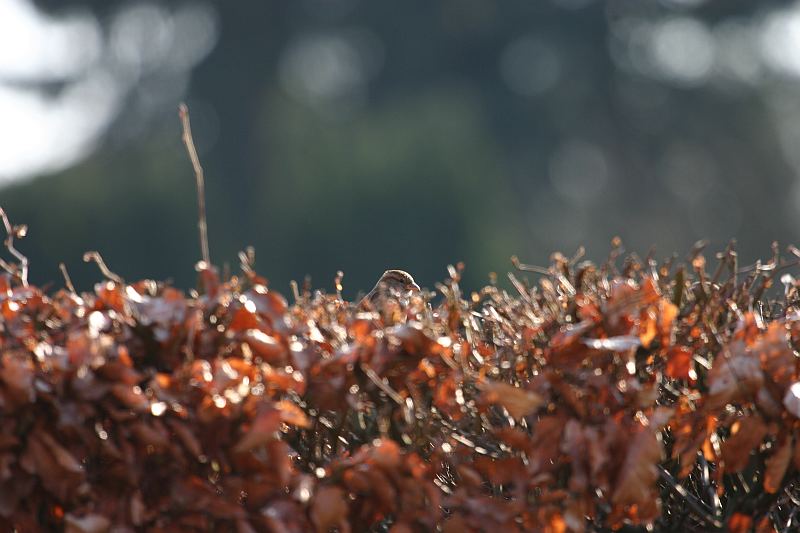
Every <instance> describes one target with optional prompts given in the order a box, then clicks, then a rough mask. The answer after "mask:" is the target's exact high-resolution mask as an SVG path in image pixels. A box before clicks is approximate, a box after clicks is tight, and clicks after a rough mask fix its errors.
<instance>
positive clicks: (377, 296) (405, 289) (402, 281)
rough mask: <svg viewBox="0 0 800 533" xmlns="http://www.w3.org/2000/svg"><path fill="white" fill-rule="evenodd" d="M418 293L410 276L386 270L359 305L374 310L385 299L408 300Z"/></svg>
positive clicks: (405, 273)
mask: <svg viewBox="0 0 800 533" xmlns="http://www.w3.org/2000/svg"><path fill="white" fill-rule="evenodd" d="M419 291H420V288H419V285H417V284H416V283H415V282H414V278H413V277H411V274H409V273H408V272H406V271H405V270H397V269H392V270H387V271H386V272H384V273H383V275H382V276H381V278H380V279H379V280H378V282H377V283H376V284H375V287H373V289H372V290H371V291H369V293H368V294H367V295H366V296H364V298H363V299H362V300H361V303H360V304H359V305H360V307H362V308H374V307H376V306H378V305H379V304H380V302H381V301H382V300H383V299H385V298H386V297H390V296H399V297H402V298H408V297H409V296H411V295H412V294H415V293H418V292H419Z"/></svg>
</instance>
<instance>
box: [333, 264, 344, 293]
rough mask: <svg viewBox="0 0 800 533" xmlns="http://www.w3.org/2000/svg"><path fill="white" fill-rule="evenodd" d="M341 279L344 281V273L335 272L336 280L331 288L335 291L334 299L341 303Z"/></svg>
mask: <svg viewBox="0 0 800 533" xmlns="http://www.w3.org/2000/svg"><path fill="white" fill-rule="evenodd" d="M342 279H344V272H342V271H341V270H337V271H336V278H335V279H334V280H333V286H334V288H335V289H336V297H337V298H338V299H339V300H340V301H341V299H342Z"/></svg>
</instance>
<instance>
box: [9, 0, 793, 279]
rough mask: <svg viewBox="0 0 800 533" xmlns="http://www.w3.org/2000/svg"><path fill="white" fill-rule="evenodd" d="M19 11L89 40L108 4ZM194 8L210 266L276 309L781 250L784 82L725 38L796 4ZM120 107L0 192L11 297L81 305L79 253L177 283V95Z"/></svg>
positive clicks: (185, 244)
mask: <svg viewBox="0 0 800 533" xmlns="http://www.w3.org/2000/svg"><path fill="white" fill-rule="evenodd" d="M37 4H38V5H40V6H43V7H45V8H46V9H49V10H51V11H53V12H54V13H57V14H58V13H64V12H67V11H68V10H69V9H70V8H74V7H75V6H78V5H82V6H89V7H90V8H91V9H93V10H94V11H95V12H96V13H98V15H99V16H100V17H101V19H102V20H106V21H108V20H113V17H114V14H115V13H116V12H117V9H118V8H120V7H121V6H129V5H131V4H130V3H129V2H128V1H127V0H125V1H109V0H102V1H100V0H93V1H78V0H72V1H68V2H67V1H59V2H54V1H52V0H47V1H44V0H38V2H37ZM163 5H165V6H166V5H170V6H172V5H173V4H171V3H169V2H164V3H163ZM209 5H211V6H213V7H214V8H215V9H216V11H217V13H218V17H219V40H218V42H217V44H216V47H215V48H214V50H213V51H212V52H211V54H210V55H209V56H208V58H207V59H205V60H204V61H203V62H202V63H201V64H200V65H199V66H198V67H197V68H196V69H195V70H194V72H193V75H192V81H191V88H190V90H189V92H188V102H189V105H190V108H191V109H192V112H193V123H194V124H195V125H196V127H195V130H196V138H197V142H198V145H199V147H200V150H201V157H202V159H203V162H204V166H205V167H206V173H207V189H208V196H209V198H208V209H209V213H208V218H209V226H210V240H211V248H212V257H213V258H214V259H215V260H216V261H218V262H222V261H233V262H235V252H236V251H237V250H239V249H242V248H243V247H244V246H246V245H248V244H253V245H255V246H256V249H257V257H258V260H259V261H258V265H259V267H260V270H261V271H263V273H264V274H265V275H267V276H268V277H269V278H270V279H271V280H272V281H273V282H274V283H275V284H276V285H277V286H278V287H279V288H281V289H282V290H285V287H286V283H287V282H288V280H289V279H291V278H295V279H298V278H302V276H303V275H305V274H306V273H308V274H311V275H312V276H313V277H314V279H315V284H316V285H318V286H326V287H327V286H330V282H331V280H332V278H333V275H334V273H335V271H336V270H337V269H340V268H341V269H344V270H345V272H346V274H347V277H346V278H345V282H346V283H345V286H346V289H347V288H349V289H350V290H352V291H355V290H356V289H359V288H368V287H369V286H371V283H372V282H374V278H375V277H376V276H377V275H378V274H379V273H380V272H382V271H383V270H384V269H385V268H387V267H401V268H406V269H408V270H410V271H412V272H413V273H414V275H415V277H416V278H417V279H418V281H420V282H421V284H423V285H428V286H430V285H432V283H433V282H434V281H435V280H437V279H440V278H441V277H442V275H443V274H444V267H445V266H446V264H448V263H452V262H456V261H459V260H465V261H466V263H467V266H468V270H467V274H468V278H467V281H468V282H469V283H476V282H479V281H483V280H484V279H485V275H486V272H487V271H489V270H502V269H505V268H507V266H508V265H507V258H508V256H509V255H511V254H512V253H517V254H519V255H520V256H521V257H523V258H525V259H529V260H531V261H538V262H543V261H544V260H545V259H546V256H547V255H548V254H549V253H550V252H551V251H553V250H555V249H565V251H566V252H570V251H572V250H573V249H574V248H576V247H577V246H578V245H579V244H587V245H588V247H589V251H590V254H593V255H594V256H595V257H601V256H602V255H604V254H605V252H606V250H607V243H608V241H609V240H610V238H611V237H612V236H613V235H615V234H619V235H621V236H622V237H623V239H624V241H625V242H626V243H627V244H628V245H629V246H630V247H631V248H632V249H637V250H639V251H646V250H647V248H648V247H649V246H650V245H651V244H657V245H659V246H660V249H661V251H662V252H663V253H668V252H672V251H673V250H676V249H677V250H684V249H686V248H688V247H689V246H690V244H691V243H692V242H693V241H694V240H696V239H699V238H702V237H710V238H712V239H714V240H715V243H716V244H718V245H720V246H721V245H722V244H723V242H724V241H725V240H727V239H728V238H730V237H738V238H739V240H740V248H741V249H742V250H743V254H742V255H743V261H745V260H747V259H749V258H750V257H754V256H755V255H756V254H761V253H767V251H768V247H769V242H770V241H771V240H772V239H781V240H784V241H790V240H793V239H796V238H797V232H796V229H795V228H796V227H797V222H798V216H797V213H798V212H800V210H798V198H799V197H800V195H796V194H794V193H792V192H791V191H795V190H800V188H797V186H796V183H797V182H798V177H797V175H798V171H797V170H796V169H795V167H794V166H793V164H792V163H791V161H790V160H788V159H787V157H788V156H787V153H788V152H791V148H792V145H791V143H789V144H787V142H789V141H787V139H791V135H790V134H791V131H793V130H790V127H789V126H788V125H786V124H788V123H789V120H788V118H783V119H781V118H780V117H795V116H798V111H797V110H800V104H797V103H795V101H796V100H798V98H797V97H795V96H794V92H793V90H792V88H793V87H795V85H793V84H794V83H795V81H793V80H792V79H790V78H791V77H787V76H784V75H781V74H775V73H772V74H768V70H767V67H766V66H764V65H765V64H766V63H765V61H766V60H765V59H764V57H762V56H761V55H759V54H761V52H759V51H758V50H755V49H753V48H752V46H756V45H754V44H752V43H753V42H755V41H752V42H750V41H742V40H741V39H740V37H741V35H745V34H747V32H751V33H752V34H753V35H756V34H757V32H758V31H760V29H762V28H764V27H765V24H767V23H768V22H769V20H771V19H770V18H769V17H770V16H772V14H774V13H778V11H776V10H780V9H789V8H792V9H794V7H793V6H796V4H792V3H789V2H783V1H777V0H776V1H767V2H760V3H754V2H748V1H744V0H735V1H732V0H714V1H702V0H663V1H662V2H659V3H656V2H641V1H640V0H610V1H608V2H599V1H592V0H558V1H556V0H553V1H552V2H545V1H542V2H528V1H521V0H520V1H511V2H503V3H501V4H498V3H495V2H490V1H485V0H469V1H463V0H462V1H455V0H452V1H444V2H438V3H430V2H423V1H411V2H403V3H386V2H367V1H363V0H362V1H358V0H301V1H298V2H276V1H258V2H215V3H213V4H209ZM780 13H783V12H780ZM787 13H789V12H787ZM789 14H791V13H789ZM786 16H788V15H786ZM737 32H738V33H737ZM755 38H756V37H754V39H755ZM726 39H727V40H726ZM731 39H733V40H731ZM737 39H738V40H737ZM731 43H734V44H735V45H736V46H739V48H735V49H736V50H740V51H739V52H737V53H736V54H733V55H730V54H727V52H726V51H727V50H729V49H734V48H733V44H731ZM737 43H738V44H737ZM743 43H744V44H743ZM747 43H750V44H747ZM747 53H752V54H756V55H754V56H753V57H755V59H752V60H747V57H749V56H747ZM798 53H800V52H798ZM729 56H730V57H729ZM737 61H738V63H737ZM748 61H749V62H748ZM726 69H728V70H726ZM731 69H733V70H731ZM737 69H738V70H737ZM748 69H750V70H748ZM751 71H753V72H756V73H757V74H758V76H760V77H757V78H752V79H751V78H748V77H747V76H749V74H748V72H751ZM759 73H760V74H759ZM737 76H738V77H737ZM748 80H749V81H748ZM142 98H143V97H142V95H141V94H140V93H137V91H135V90H134V91H132V92H131V93H130V94H129V95H128V96H127V100H126V105H124V106H123V107H122V108H121V112H120V114H119V116H118V118H117V120H116V122H115V124H114V125H113V126H112V127H111V129H110V130H109V132H108V135H107V140H106V142H105V143H104V145H103V147H102V149H101V150H99V151H97V152H96V153H95V154H94V155H92V156H91V157H90V158H89V159H87V160H86V161H85V162H84V163H82V164H80V165H78V166H76V167H74V168H72V169H70V170H68V171H66V172H63V173H60V174H58V175H56V176H51V177H48V178H43V179H40V180H36V181H33V182H30V183H24V184H19V185H14V186H12V187H7V188H5V189H3V190H2V191H1V192H0V203H2V205H3V206H4V207H6V208H7V209H8V210H9V212H10V213H11V214H12V216H13V217H14V219H15V220H16V221H20V222H21V221H24V222H26V223H28V224H29V225H30V226H31V234H30V237H29V238H28V239H26V241H25V242H24V244H22V245H21V246H22V247H23V249H25V250H26V251H27V252H29V254H30V256H31V260H32V263H33V270H32V276H33V278H34V279H35V280H37V281H43V280H57V279H58V278H57V276H58V273H57V269H56V265H57V263H58V261H59V260H66V261H67V262H68V264H69V265H70V270H71V271H72V273H73V276H74V278H75V279H76V281H77V282H78V283H80V284H82V285H83V286H86V284H87V283H89V282H90V281H91V280H96V279H98V275H97V274H96V272H95V271H94V270H93V269H91V268H90V267H88V266H82V265H80V264H78V261H79V259H80V256H81V254H82V252H83V251H84V250H86V249H98V250H100V251H101V253H103V254H104V256H105V257H106V258H107V260H108V262H109V264H110V265H111V267H112V269H115V270H117V271H119V273H120V274H122V275H125V276H128V277H140V276H152V277H162V278H163V277H174V279H175V281H176V283H178V284H179V285H182V286H188V285H191V284H192V283H193V280H194V276H193V272H192V270H191V265H192V264H193V263H194V261H195V260H196V258H197V257H198V256H199V251H198V247H197V243H196V237H195V232H194V223H195V214H194V212H195V206H194V192H193V189H192V187H193V182H192V180H191V170H190V167H189V164H188V161H186V158H185V154H184V153H183V149H182V148H181V146H180V142H179V131H178V124H177V118H176V114H175V108H176V105H177V101H178V98H177V97H175V98H171V99H166V100H165V101H164V102H163V103H161V104H159V105H158V106H155V107H151V108H147V111H148V112H147V113H144V112H142V109H145V108H143V107H142V105H140V103H141V101H142ZM137 102H138V103H137ZM781 106H782V107H781ZM786 109H789V110H793V111H791V113H788V112H786ZM792 113H793V114H792ZM776 116H777V117H778V118H777V119H776ZM781 120H783V122H781ZM781 124H784V125H783V126H781ZM781 128H783V129H781ZM787 132H788V133H787Z"/></svg>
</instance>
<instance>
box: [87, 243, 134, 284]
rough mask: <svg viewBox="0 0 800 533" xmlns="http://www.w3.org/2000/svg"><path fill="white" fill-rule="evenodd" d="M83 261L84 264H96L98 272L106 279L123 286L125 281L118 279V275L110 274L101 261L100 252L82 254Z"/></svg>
mask: <svg viewBox="0 0 800 533" xmlns="http://www.w3.org/2000/svg"><path fill="white" fill-rule="evenodd" d="M83 260H84V262H86V263H89V262H92V261H94V262H95V263H97V266H98V267H99V268H100V272H102V273H103V275H104V276H105V277H107V278H108V279H110V280H111V281H113V282H115V283H119V284H120V285H125V281H124V280H123V279H122V278H121V277H119V276H118V275H116V274H114V273H113V272H111V270H109V268H108V266H106V263H105V261H103V257H102V256H101V255H100V252H95V251H91V252H86V253H85V254H83Z"/></svg>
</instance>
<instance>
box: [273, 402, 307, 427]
mask: <svg viewBox="0 0 800 533" xmlns="http://www.w3.org/2000/svg"><path fill="white" fill-rule="evenodd" d="M275 407H277V408H278V410H279V411H280V412H281V420H283V421H284V422H286V423H287V424H289V425H291V426H297V427H299V428H306V429H307V428H310V427H311V421H310V420H309V419H308V416H307V415H306V413H305V412H304V411H303V410H302V409H300V408H299V407H298V406H297V404H295V403H293V402H290V401H289V400H281V401H279V402H278V403H277V404H276V405H275Z"/></svg>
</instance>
